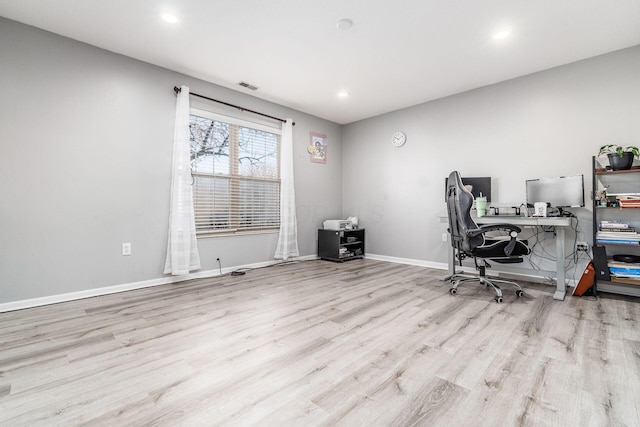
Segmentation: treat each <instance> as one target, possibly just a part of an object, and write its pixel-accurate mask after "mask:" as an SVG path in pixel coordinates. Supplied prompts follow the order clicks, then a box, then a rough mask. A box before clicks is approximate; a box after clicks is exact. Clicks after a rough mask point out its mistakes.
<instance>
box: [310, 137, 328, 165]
mask: <svg viewBox="0 0 640 427" xmlns="http://www.w3.org/2000/svg"><path fill="white" fill-rule="evenodd" d="M309 155H310V156H311V157H310V160H311V161H312V162H314V163H327V135H321V134H319V133H315V132H311V133H310V145H309Z"/></svg>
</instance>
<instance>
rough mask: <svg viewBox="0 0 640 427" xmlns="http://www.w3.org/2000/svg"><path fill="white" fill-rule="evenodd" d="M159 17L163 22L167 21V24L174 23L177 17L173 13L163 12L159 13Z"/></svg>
mask: <svg viewBox="0 0 640 427" xmlns="http://www.w3.org/2000/svg"><path fill="white" fill-rule="evenodd" d="M160 17H161V18H162V20H163V21H164V22H168V23H169V24H175V23H176V22H178V17H177V16H176V15H174V14H173V13H169V12H163V13H161V14H160Z"/></svg>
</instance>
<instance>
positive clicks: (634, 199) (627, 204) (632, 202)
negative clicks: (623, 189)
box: [618, 196, 640, 208]
mask: <svg viewBox="0 0 640 427" xmlns="http://www.w3.org/2000/svg"><path fill="white" fill-rule="evenodd" d="M618 203H619V204H620V207H621V208H640V197H638V196H618Z"/></svg>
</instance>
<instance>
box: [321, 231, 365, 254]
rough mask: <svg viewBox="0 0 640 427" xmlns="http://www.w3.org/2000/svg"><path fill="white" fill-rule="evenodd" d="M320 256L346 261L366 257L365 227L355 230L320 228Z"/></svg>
mask: <svg viewBox="0 0 640 427" xmlns="http://www.w3.org/2000/svg"><path fill="white" fill-rule="evenodd" d="M318 256H319V257H320V258H321V259H326V260H329V261H338V262H344V261H348V260H351V259H359V258H364V228H357V229H355V230H325V229H319V230H318Z"/></svg>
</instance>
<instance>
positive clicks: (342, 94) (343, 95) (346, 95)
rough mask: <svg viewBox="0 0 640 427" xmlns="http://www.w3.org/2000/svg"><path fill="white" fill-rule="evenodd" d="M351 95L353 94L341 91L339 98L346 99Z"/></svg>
mask: <svg viewBox="0 0 640 427" xmlns="http://www.w3.org/2000/svg"><path fill="white" fill-rule="evenodd" d="M349 95H351V92H349V91H348V90H341V91H339V92H338V97H339V98H346V97H348V96H349Z"/></svg>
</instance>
